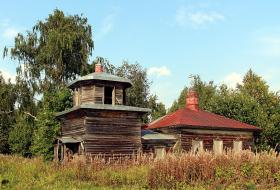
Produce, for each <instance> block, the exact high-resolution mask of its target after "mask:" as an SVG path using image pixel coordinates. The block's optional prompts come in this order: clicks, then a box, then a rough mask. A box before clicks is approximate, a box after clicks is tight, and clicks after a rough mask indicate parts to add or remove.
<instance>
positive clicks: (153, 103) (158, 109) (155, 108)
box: [148, 95, 166, 121]
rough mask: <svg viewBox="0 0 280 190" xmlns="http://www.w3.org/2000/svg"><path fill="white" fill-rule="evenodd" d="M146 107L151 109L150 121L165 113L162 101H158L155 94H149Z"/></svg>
mask: <svg viewBox="0 0 280 190" xmlns="http://www.w3.org/2000/svg"><path fill="white" fill-rule="evenodd" d="M148 107H149V108H150V109H151V110H152V112H151V118H150V120H151V121H154V120H156V119H158V118H160V117H162V116H164V115H165V114H166V109H165V105H164V104H163V103H162V102H158V97H157V96H156V95H151V96H150V97H149V105H148Z"/></svg>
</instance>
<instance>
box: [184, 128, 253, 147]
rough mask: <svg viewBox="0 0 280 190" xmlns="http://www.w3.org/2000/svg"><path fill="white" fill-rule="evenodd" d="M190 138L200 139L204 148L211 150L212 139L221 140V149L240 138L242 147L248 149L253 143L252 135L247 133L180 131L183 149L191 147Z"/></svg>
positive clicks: (231, 144)
mask: <svg viewBox="0 0 280 190" xmlns="http://www.w3.org/2000/svg"><path fill="white" fill-rule="evenodd" d="M192 140H202V141H203V148H204V150H208V151H212V150H213V140H222V141H223V149H232V148H233V141H236V140H240V141H242V142H243V149H249V148H250V147H252V145H253V138H252V136H247V135H230V134H209V133H205V134H201V133H199V134H198V133H194V132H186V131H182V132H181V146H182V148H183V149H184V150H186V151H190V150H191V148H192Z"/></svg>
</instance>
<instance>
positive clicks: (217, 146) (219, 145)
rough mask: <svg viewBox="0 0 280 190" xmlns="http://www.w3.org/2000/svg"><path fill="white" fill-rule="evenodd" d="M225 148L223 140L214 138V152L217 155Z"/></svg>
mask: <svg viewBox="0 0 280 190" xmlns="http://www.w3.org/2000/svg"><path fill="white" fill-rule="evenodd" d="M223 150H224V142H223V140H213V152H214V154H215V155H219V154H222V153H223Z"/></svg>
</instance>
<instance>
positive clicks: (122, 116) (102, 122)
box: [84, 111, 141, 156]
mask: <svg viewBox="0 0 280 190" xmlns="http://www.w3.org/2000/svg"><path fill="white" fill-rule="evenodd" d="M85 128H86V139H85V143H84V146H85V151H86V153H89V154H92V155H97V154H102V155H104V156H106V155H108V156H112V155H115V154H123V155H131V154H133V153H137V151H139V150H140V149H141V120H140V115H139V114H138V113H135V112H121V111H114V112H113V111H88V113H87V116H86V118H85Z"/></svg>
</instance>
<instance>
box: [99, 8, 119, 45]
mask: <svg viewBox="0 0 280 190" xmlns="http://www.w3.org/2000/svg"><path fill="white" fill-rule="evenodd" d="M116 11H117V10H113V11H112V12H111V13H109V14H107V15H106V16H105V17H104V18H103V19H102V21H101V27H100V30H99V31H98V32H97V35H96V39H101V38H103V37H104V36H106V35H108V34H109V33H110V32H112V30H113V29H114V27H115V18H116V15H117V13H116Z"/></svg>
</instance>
